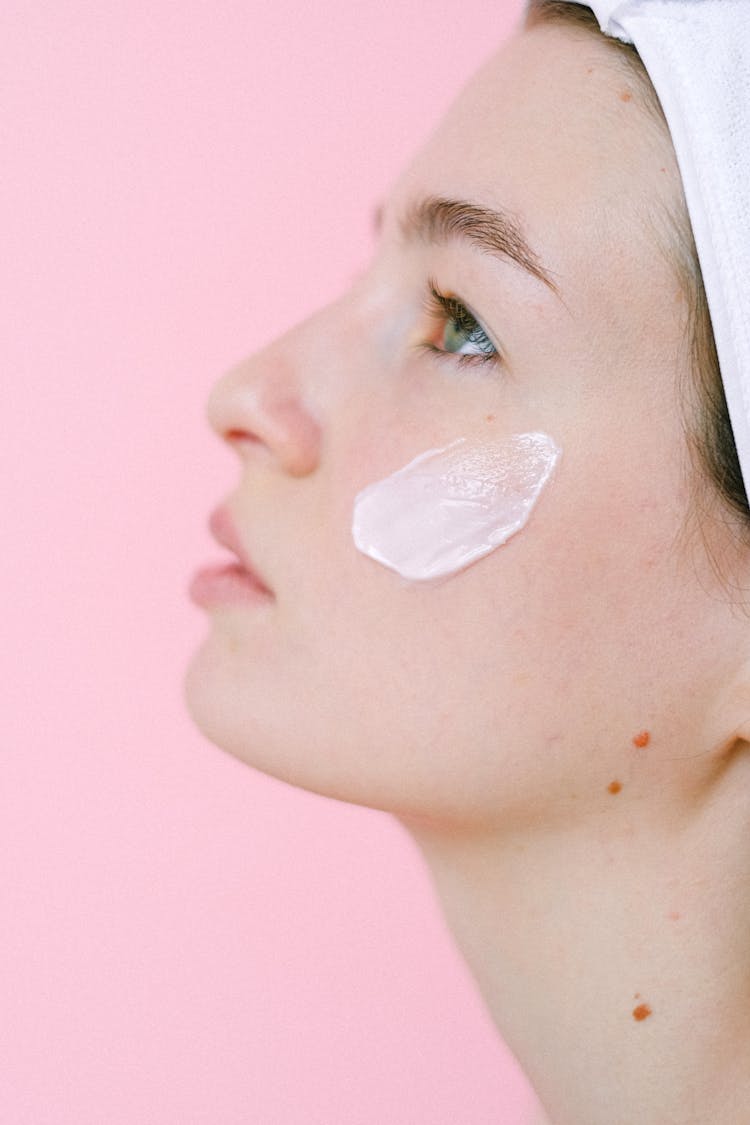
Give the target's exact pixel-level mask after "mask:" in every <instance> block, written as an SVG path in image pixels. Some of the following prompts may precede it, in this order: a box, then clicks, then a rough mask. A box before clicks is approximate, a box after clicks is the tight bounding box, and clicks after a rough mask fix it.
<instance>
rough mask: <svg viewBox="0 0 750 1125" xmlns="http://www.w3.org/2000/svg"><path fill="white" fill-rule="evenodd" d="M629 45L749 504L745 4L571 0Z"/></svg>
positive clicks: (749, 53)
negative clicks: (706, 316)
mask: <svg viewBox="0 0 750 1125" xmlns="http://www.w3.org/2000/svg"><path fill="white" fill-rule="evenodd" d="M570 3H574V4H585V5H586V6H587V7H589V8H591V9H592V10H593V12H594V14H595V15H596V18H597V19H598V20H599V26H600V27H601V29H602V31H603V32H604V33H605V34H606V35H609V36H611V37H612V38H616V39H621V40H623V42H625V43H632V44H633V45H634V46H635V48H636V50H637V51H638V54H639V55H640V57H641V59H642V60H643V63H644V65H645V67H646V70H647V71H648V74H649V77H650V79H651V82H652V83H653V86H654V89H655V90H656V92H657V94H658V95H659V100H660V101H661V105H662V109H663V110H664V116H665V117H666V119H667V123H668V125H669V129H670V132H671V134H672V142H673V144H674V149H675V152H676V154H677V163H678V165H679V168H680V173H681V175H682V183H683V187H684V189H685V199H686V200H687V206H688V212H689V214H690V221H691V223H692V226H693V234H694V236H695V245H696V247H697V250H698V257H699V259H700V264H701V270H702V272H703V281H704V285H705V288H706V297H707V300H708V307H709V311H710V313H711V321H712V324H713V329H714V337H715V339H716V350H717V352H718V355H719V364H720V366H721V377H722V380H723V383H724V393H725V395H726V399H727V406H728V408H729V417H730V420H731V423H732V430H733V432H734V439H735V444H736V446H737V453H738V455H739V460H740V465H741V467H742V475H743V479H744V482H745V490H746V492H747V494H748V497H750V0H570Z"/></svg>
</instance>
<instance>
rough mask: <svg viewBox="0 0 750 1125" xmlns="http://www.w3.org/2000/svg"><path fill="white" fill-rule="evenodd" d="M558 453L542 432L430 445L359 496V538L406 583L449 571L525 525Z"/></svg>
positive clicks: (361, 546) (355, 533) (355, 531)
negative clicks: (479, 441) (444, 444)
mask: <svg viewBox="0 0 750 1125" xmlns="http://www.w3.org/2000/svg"><path fill="white" fill-rule="evenodd" d="M559 457H560V449H559V448H558V446H557V445H556V444H555V442H554V440H553V439H552V438H550V437H549V435H547V434H543V433H539V432H533V433H524V434H514V435H512V436H511V437H510V438H506V439H504V440H502V441H492V442H490V441H485V442H483V443H481V444H476V443H472V442H467V441H466V439H465V438H457V439H456V440H455V441H453V442H451V443H450V444H449V445H447V446H444V447H442V448H438V449H431V450H428V451H427V452H425V453H421V454H419V455H418V456H417V457H415V458H414V459H413V460H411V461H410V462H409V463H408V464H407V465H405V466H404V467H403V468H401V469H397V470H396V472H394V473H392V474H390V475H389V476H388V477H386V478H385V479H383V480H379V481H377V482H375V483H374V484H370V485H368V486H367V487H366V488H364V489H363V490H362V491H360V492H359V493H358V494H357V496H356V497H355V500H354V512H353V517H352V537H353V540H354V544H355V546H356V548H357V549H358V550H359V551H361V552H362V553H363V554H364V555H367V556H368V557H369V558H371V559H373V560H374V561H375V562H378V563H381V564H382V565H383V566H386V567H388V568H389V569H391V570H393V571H395V572H396V573H397V574H398V575H400V576H401V577H402V578H404V579H407V580H409V581H418V582H422V581H426V580H430V579H434V578H445V577H449V576H452V575H454V574H456V573H457V572H458V571H460V570H463V569H464V568H465V567H467V566H469V565H470V564H471V563H473V562H475V561H476V560H477V559H480V558H482V557H483V556H484V555H487V554H489V553H490V552H491V551H493V550H495V548H497V547H499V546H501V545H502V544H503V543H505V542H506V541H507V540H508V539H509V538H510V537H511V536H512V535H515V534H516V533H517V532H518V531H520V530H521V528H522V527H523V526H524V525H525V523H526V521H527V520H528V518H529V515H530V514H531V510H532V508H533V507H534V505H535V504H536V501H537V500H538V498H539V495H540V493H541V491H542V489H543V488H544V486H545V484H546V483H547V481H548V480H549V478H550V476H551V475H552V472H553V470H554V468H555V465H556V464H557V461H558V459H559Z"/></svg>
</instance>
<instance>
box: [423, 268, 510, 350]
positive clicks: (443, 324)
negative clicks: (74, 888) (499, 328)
mask: <svg viewBox="0 0 750 1125" xmlns="http://www.w3.org/2000/svg"><path fill="white" fill-rule="evenodd" d="M424 309H425V312H426V314H427V316H428V317H429V319H430V320H431V321H433V323H434V325H435V334H434V337H433V339H431V340H427V341H425V342H424V343H422V344H420V345H418V346H419V347H420V348H422V349H424V350H426V351H428V352H431V353H432V354H433V355H438V356H443V357H445V358H447V359H454V360H457V361H458V362H459V363H461V364H465V363H496V362H497V361H498V360H499V358H500V353H499V352H498V350H497V348H496V347H495V345H494V344H493V343H492V341H491V340H490V338H489V336H488V335H487V333H486V332H485V330H484V328H483V327H482V325H481V324H480V323H479V321H478V320H477V319H476V317H475V316H473V314H472V313H470V312H469V310H468V309H467V308H466V305H464V303H463V302H462V301H460V300H459V299H458V298H457V297H454V296H451V295H449V294H446V293H441V292H440V290H439V289H438V287H437V284H436V282H435V281H434V280H433V279H432V278H430V279H429V281H428V294H427V296H426V297H425V301H424Z"/></svg>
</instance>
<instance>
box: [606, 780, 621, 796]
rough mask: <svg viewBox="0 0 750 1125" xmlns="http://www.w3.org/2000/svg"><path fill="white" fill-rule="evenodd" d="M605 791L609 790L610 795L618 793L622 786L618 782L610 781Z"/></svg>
mask: <svg viewBox="0 0 750 1125" xmlns="http://www.w3.org/2000/svg"><path fill="white" fill-rule="evenodd" d="M607 789H608V790H609V792H610V793H619V792H620V790H621V789H622V785H621V784H620V782H619V781H610V783H609V785H608V786H607Z"/></svg>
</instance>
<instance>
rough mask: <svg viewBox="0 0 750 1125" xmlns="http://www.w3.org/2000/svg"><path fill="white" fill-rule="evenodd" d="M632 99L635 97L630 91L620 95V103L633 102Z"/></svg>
mask: <svg viewBox="0 0 750 1125" xmlns="http://www.w3.org/2000/svg"><path fill="white" fill-rule="evenodd" d="M632 98H633V95H632V94H631V92H630V90H623V91H622V93H621V94H620V101H621V102H629V101H632Z"/></svg>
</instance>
